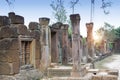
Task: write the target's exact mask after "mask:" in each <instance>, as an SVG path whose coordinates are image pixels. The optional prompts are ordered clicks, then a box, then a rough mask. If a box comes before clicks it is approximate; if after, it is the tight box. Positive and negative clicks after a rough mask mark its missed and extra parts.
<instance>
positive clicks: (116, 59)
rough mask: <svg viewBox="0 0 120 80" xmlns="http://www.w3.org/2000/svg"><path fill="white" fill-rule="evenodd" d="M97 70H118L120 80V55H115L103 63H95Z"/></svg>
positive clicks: (102, 61)
mask: <svg viewBox="0 0 120 80" xmlns="http://www.w3.org/2000/svg"><path fill="white" fill-rule="evenodd" d="M95 68H98V69H118V70H119V79H118V80H120V54H113V55H112V56H109V57H107V58H105V59H103V60H101V61H98V62H96V63H95Z"/></svg>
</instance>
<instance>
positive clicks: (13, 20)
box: [9, 13, 24, 24]
mask: <svg viewBox="0 0 120 80" xmlns="http://www.w3.org/2000/svg"><path fill="white" fill-rule="evenodd" d="M9 16H10V22H11V24H24V17H22V16H19V15H14V13H12V14H10V15H9Z"/></svg>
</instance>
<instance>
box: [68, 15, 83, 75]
mask: <svg viewBox="0 0 120 80" xmlns="http://www.w3.org/2000/svg"><path fill="white" fill-rule="evenodd" d="M70 19H71V23H72V59H73V68H72V72H71V76H73V77H80V76H81V74H80V63H81V60H80V32H79V27H80V26H79V24H80V15H79V14H72V15H70Z"/></svg>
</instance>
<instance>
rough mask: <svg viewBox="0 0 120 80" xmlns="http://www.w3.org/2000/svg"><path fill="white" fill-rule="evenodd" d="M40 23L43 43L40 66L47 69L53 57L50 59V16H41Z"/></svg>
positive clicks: (41, 42)
mask: <svg viewBox="0 0 120 80" xmlns="http://www.w3.org/2000/svg"><path fill="white" fill-rule="evenodd" d="M39 23H40V28H41V29H40V30H41V36H40V45H41V63H40V68H41V69H42V70H46V69H47V67H48V66H49V65H50V62H51V59H50V54H51V53H50V52H51V51H50V50H51V49H50V48H51V47H50V41H51V39H50V29H49V27H48V24H49V18H39Z"/></svg>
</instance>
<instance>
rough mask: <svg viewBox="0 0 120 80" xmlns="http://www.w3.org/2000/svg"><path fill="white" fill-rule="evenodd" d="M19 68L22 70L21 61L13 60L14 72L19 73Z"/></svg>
mask: <svg viewBox="0 0 120 80" xmlns="http://www.w3.org/2000/svg"><path fill="white" fill-rule="evenodd" d="M19 70H20V63H19V62H18V61H17V62H13V73H14V74H17V73H19Z"/></svg>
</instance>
